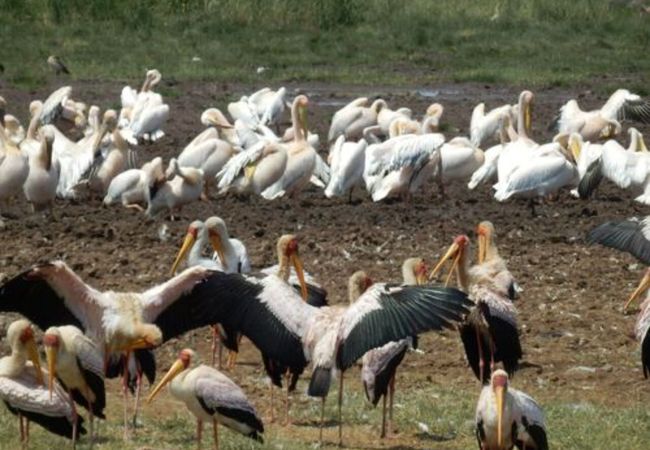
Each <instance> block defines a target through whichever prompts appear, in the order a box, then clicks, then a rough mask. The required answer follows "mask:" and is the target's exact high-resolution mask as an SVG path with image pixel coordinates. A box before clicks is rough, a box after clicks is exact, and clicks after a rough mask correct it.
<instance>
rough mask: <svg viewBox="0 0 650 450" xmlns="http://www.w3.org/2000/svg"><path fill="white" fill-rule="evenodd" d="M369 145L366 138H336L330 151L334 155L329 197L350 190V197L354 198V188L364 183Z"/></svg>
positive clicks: (326, 193) (326, 191)
mask: <svg viewBox="0 0 650 450" xmlns="http://www.w3.org/2000/svg"><path fill="white" fill-rule="evenodd" d="M367 146H368V144H367V142H366V140H365V139H361V140H360V141H359V142H345V137H344V136H343V135H341V136H339V137H338V138H337V139H336V142H335V143H334V146H333V147H332V150H331V152H330V154H331V155H332V159H331V161H330V163H331V167H330V173H331V175H330V181H329V183H328V185H327V187H326V188H325V196H326V197H327V198H332V197H334V196H341V195H344V194H345V193H346V192H350V199H352V189H354V187H355V186H357V185H358V184H362V183H363V169H364V167H365V163H366V147H367Z"/></svg>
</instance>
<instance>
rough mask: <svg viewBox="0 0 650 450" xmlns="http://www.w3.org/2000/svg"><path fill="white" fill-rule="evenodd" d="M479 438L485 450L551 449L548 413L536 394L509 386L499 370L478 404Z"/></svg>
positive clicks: (506, 375)
mask: <svg viewBox="0 0 650 450" xmlns="http://www.w3.org/2000/svg"><path fill="white" fill-rule="evenodd" d="M476 438H477V440H478V444H479V448H480V449H481V450H509V449H512V448H513V447H515V446H516V447H517V448H518V449H520V450H521V449H530V450H548V440H547V437H546V425H545V421H544V412H543V411H542V408H541V407H540V406H539V404H537V402H536V401H535V400H533V398H532V397H530V396H529V395H527V394H525V393H524V392H522V391H519V390H517V389H513V388H511V387H510V386H509V380H508V374H507V373H506V372H504V371H503V370H496V371H495V372H494V373H493V374H492V378H491V379H490V384H489V385H487V386H485V387H484V388H483V390H482V391H481V395H480V397H479V399H478V404H477V405H476Z"/></svg>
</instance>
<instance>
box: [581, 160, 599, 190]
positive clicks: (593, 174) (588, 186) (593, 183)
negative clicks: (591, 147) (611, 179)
mask: <svg viewBox="0 0 650 450" xmlns="http://www.w3.org/2000/svg"><path fill="white" fill-rule="evenodd" d="M601 181H603V160H602V158H598V159H597V160H595V161H593V162H592V163H591V164H589V167H587V171H586V172H585V174H584V175H583V176H582V178H581V179H580V183H578V195H580V198H581V199H586V198H589V197H590V196H591V194H593V193H594V192H595V191H596V189H597V188H598V186H600V183H601Z"/></svg>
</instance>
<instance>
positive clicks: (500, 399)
mask: <svg viewBox="0 0 650 450" xmlns="http://www.w3.org/2000/svg"><path fill="white" fill-rule="evenodd" d="M494 395H495V397H496V400H497V445H498V447H499V448H503V410H504V408H505V403H504V397H505V389H504V387H503V386H496V387H495V388H494Z"/></svg>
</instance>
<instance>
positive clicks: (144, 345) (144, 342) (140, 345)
mask: <svg viewBox="0 0 650 450" xmlns="http://www.w3.org/2000/svg"><path fill="white" fill-rule="evenodd" d="M153 347H155V344H154V343H153V342H150V341H149V340H148V339H146V338H143V337H139V338H137V339H133V340H132V341H131V342H129V343H128V344H127V346H126V348H125V349H123V350H124V351H126V352H131V351H133V350H145V349H149V348H153Z"/></svg>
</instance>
